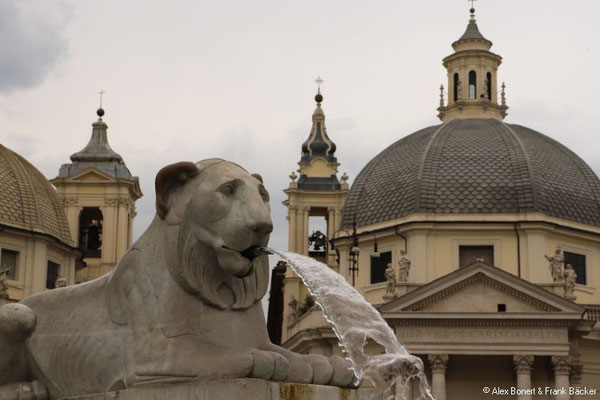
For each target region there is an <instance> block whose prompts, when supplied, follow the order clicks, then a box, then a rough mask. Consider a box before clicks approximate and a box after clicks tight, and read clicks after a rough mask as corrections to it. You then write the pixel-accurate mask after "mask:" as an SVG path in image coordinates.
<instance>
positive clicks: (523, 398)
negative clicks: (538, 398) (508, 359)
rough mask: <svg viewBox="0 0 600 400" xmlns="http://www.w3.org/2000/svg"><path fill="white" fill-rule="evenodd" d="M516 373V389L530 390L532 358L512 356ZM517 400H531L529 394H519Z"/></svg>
mask: <svg viewBox="0 0 600 400" xmlns="http://www.w3.org/2000/svg"><path fill="white" fill-rule="evenodd" d="M513 363H514V364H515V372H516V373H517V389H531V367H532V365H533V356H513ZM517 400H532V397H531V395H530V394H519V395H518V397H517Z"/></svg>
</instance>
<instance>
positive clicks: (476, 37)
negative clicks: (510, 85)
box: [438, 8, 508, 122]
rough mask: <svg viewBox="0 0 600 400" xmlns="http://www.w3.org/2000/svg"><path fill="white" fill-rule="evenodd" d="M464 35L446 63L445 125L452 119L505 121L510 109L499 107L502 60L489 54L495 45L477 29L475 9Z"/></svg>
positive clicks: (442, 108) (441, 115)
mask: <svg viewBox="0 0 600 400" xmlns="http://www.w3.org/2000/svg"><path fill="white" fill-rule="evenodd" d="M470 11H471V17H470V19H469V23H468V25H467V29H466V30H465V33H464V34H463V35H462V36H461V37H460V38H459V39H458V40H457V41H455V42H454V43H452V48H453V49H454V53H453V54H451V55H449V56H447V57H446V58H444V60H443V65H444V67H445V68H446V69H447V70H448V104H447V105H446V106H444V105H443V104H441V105H440V107H438V112H439V114H438V117H439V118H440V119H441V120H442V121H443V122H449V121H451V120H453V119H468V118H494V119H497V120H502V119H504V117H506V115H507V112H506V110H508V107H507V106H506V104H498V85H497V81H498V78H497V73H498V67H499V66H500V64H501V63H502V57H500V56H499V55H497V54H494V53H492V52H491V51H490V48H491V47H492V42H491V41H489V40H488V39H486V38H485V37H484V36H483V35H482V34H481V32H480V31H479V27H478V26H477V21H476V19H475V9H474V8H471V10H470Z"/></svg>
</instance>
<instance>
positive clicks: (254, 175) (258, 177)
mask: <svg viewBox="0 0 600 400" xmlns="http://www.w3.org/2000/svg"><path fill="white" fill-rule="evenodd" d="M252 176H253V177H255V178H256V179H258V180H259V181H260V183H264V182H263V178H262V176H260V175H259V174H252Z"/></svg>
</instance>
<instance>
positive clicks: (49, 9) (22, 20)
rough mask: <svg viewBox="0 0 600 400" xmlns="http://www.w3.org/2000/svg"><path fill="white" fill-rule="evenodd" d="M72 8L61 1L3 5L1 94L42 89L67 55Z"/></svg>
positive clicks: (26, 0) (27, 0)
mask: <svg viewBox="0 0 600 400" xmlns="http://www.w3.org/2000/svg"><path fill="white" fill-rule="evenodd" d="M71 13H72V11H71V7H70V6H69V5H67V3H63V2H60V1H53V2H39V1H34V0H19V1H15V0H12V1H11V0H3V1H0V92H4V93H7V92H11V91H14V90H17V89H26V88H31V87H35V86H37V85H39V84H40V83H42V82H43V81H44V78H45V77H46V75H47V74H48V73H49V72H50V71H51V70H52V68H53V67H54V66H55V65H56V64H57V62H59V61H60V60H61V58H62V57H63V56H64V55H65V54H66V52H67V45H68V41H67V39H66V37H65V32H64V28H65V25H66V23H67V22H68V20H69V19H70V17H71Z"/></svg>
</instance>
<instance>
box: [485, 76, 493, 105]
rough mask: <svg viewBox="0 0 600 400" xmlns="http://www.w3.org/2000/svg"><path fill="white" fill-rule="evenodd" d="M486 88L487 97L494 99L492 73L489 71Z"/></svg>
mask: <svg viewBox="0 0 600 400" xmlns="http://www.w3.org/2000/svg"><path fill="white" fill-rule="evenodd" d="M485 78H486V80H485V86H486V87H485V90H486V94H487V99H488V100H492V73H491V72H488V73H487V74H486V76H485Z"/></svg>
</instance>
